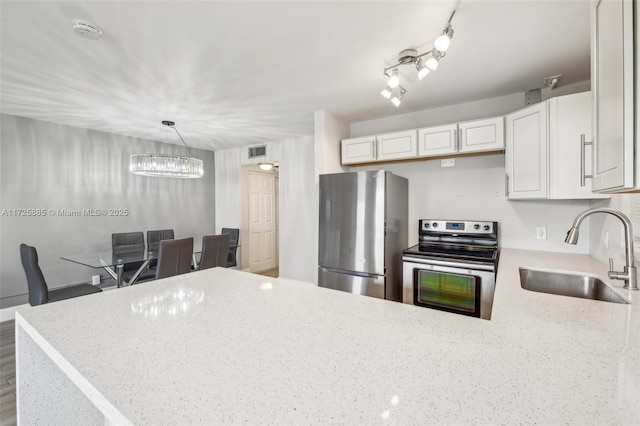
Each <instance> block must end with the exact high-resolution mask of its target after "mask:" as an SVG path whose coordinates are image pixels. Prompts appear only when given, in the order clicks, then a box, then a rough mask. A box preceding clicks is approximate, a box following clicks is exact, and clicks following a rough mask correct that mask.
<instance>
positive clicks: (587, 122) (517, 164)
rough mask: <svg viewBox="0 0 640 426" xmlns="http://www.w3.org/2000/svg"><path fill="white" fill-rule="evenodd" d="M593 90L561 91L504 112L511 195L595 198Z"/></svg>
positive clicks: (596, 196) (545, 197)
mask: <svg viewBox="0 0 640 426" xmlns="http://www.w3.org/2000/svg"><path fill="white" fill-rule="evenodd" d="M591 109H592V108H591V93H590V92H584V93H577V94H574V95H567V96H559V97H556V98H552V99H549V100H548V101H546V102H541V103H538V104H535V105H532V106H529V107H527V108H524V109H521V110H519V111H516V112H514V113H512V114H509V115H507V116H506V119H505V120H506V140H507V141H506V143H507V146H506V150H505V154H506V173H507V177H506V179H507V182H506V184H507V196H508V198H509V199H512V200H517V199H559V200H560V199H592V198H606V197H608V195H606V194H598V193H594V192H592V178H591V174H592V168H591V163H592V148H593V146H592V144H591V141H592V137H591V136H592V135H591V123H592V120H591Z"/></svg>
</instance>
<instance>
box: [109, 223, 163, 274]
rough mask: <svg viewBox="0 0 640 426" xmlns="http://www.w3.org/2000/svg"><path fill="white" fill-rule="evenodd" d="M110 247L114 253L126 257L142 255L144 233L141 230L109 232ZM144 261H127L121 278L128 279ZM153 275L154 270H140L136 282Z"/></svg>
mask: <svg viewBox="0 0 640 426" xmlns="http://www.w3.org/2000/svg"><path fill="white" fill-rule="evenodd" d="M111 249H112V251H113V254H114V255H119V256H121V257H122V256H123V257H126V256H127V255H129V256H130V257H136V256H138V255H139V256H143V255H144V233H143V232H120V233H115V234H111ZM143 263H144V262H127V263H125V264H124V267H123V270H122V278H123V280H125V281H129V280H130V279H131V277H132V276H133V275H134V274H135V273H136V271H137V270H138V269H140V267H141V266H142V264H143ZM154 277H155V271H150V270H149V269H147V270H145V271H142V273H141V274H140V276H139V277H138V280H137V282H140V281H144V280H148V279H151V278H154Z"/></svg>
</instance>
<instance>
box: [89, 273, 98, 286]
mask: <svg viewBox="0 0 640 426" xmlns="http://www.w3.org/2000/svg"><path fill="white" fill-rule="evenodd" d="M91 284H93V285H98V284H100V275H92V276H91Z"/></svg>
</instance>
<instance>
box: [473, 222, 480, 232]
mask: <svg viewBox="0 0 640 426" xmlns="http://www.w3.org/2000/svg"><path fill="white" fill-rule="evenodd" d="M473 229H475V230H476V231H477V230H478V229H480V224H479V223H476V224H475V225H473Z"/></svg>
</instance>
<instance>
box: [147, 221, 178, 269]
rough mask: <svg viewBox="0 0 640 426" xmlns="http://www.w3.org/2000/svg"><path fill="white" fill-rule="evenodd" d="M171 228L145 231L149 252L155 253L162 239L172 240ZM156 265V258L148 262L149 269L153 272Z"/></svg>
mask: <svg viewBox="0 0 640 426" xmlns="http://www.w3.org/2000/svg"><path fill="white" fill-rule="evenodd" d="M173 239H174V235H173V229H160V230H155V231H147V250H148V251H150V252H154V253H157V252H158V250H160V241H162V240H173ZM157 265H158V260H157V259H153V260H152V261H151V262H149V269H151V270H153V272H154V273H155V269H156V267H157Z"/></svg>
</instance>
